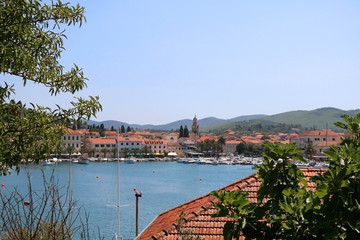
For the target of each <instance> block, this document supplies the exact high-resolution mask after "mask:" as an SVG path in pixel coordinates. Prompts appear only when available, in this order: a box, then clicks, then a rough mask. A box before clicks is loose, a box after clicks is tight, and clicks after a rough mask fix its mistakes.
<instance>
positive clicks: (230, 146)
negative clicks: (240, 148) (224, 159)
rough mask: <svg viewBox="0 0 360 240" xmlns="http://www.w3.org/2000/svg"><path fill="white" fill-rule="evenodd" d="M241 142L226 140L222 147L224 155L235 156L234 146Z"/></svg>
mask: <svg viewBox="0 0 360 240" xmlns="http://www.w3.org/2000/svg"><path fill="white" fill-rule="evenodd" d="M242 142H243V141H235V140H232V141H231V140H230V141H228V140H226V142H225V146H224V147H223V151H224V153H225V154H231V153H233V154H236V146H237V145H239V144H240V143H242Z"/></svg>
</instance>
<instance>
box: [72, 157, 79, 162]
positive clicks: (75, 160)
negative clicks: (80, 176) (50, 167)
mask: <svg viewBox="0 0 360 240" xmlns="http://www.w3.org/2000/svg"><path fill="white" fill-rule="evenodd" d="M71 162H72V163H78V162H79V161H78V160H77V159H76V158H73V159H71Z"/></svg>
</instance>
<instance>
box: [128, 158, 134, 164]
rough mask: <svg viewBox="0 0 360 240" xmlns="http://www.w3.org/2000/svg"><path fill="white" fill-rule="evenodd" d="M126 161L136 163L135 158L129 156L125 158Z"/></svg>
mask: <svg viewBox="0 0 360 240" xmlns="http://www.w3.org/2000/svg"><path fill="white" fill-rule="evenodd" d="M126 163H136V159H135V158H129V159H127V160H126Z"/></svg>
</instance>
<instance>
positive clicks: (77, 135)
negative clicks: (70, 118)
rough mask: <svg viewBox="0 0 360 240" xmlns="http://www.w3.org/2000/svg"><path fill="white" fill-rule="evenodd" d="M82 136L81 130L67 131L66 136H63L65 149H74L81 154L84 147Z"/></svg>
mask: <svg viewBox="0 0 360 240" xmlns="http://www.w3.org/2000/svg"><path fill="white" fill-rule="evenodd" d="M82 136H83V133H82V132H81V131H80V130H72V129H70V128H68V129H66V130H65V134H64V135H63V136H62V140H63V142H64V146H65V148H66V147H74V148H75V150H76V151H78V152H79V151H80V149H81V146H82V144H81V143H82Z"/></svg>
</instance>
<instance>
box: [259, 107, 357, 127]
mask: <svg viewBox="0 0 360 240" xmlns="http://www.w3.org/2000/svg"><path fill="white" fill-rule="evenodd" d="M357 113H360V109H357V110H350V111H344V110H341V109H337V108H330V107H328V108H319V109H315V110H311V111H292V112H285V113H280V114H275V115H271V116H267V117H264V118H262V119H263V120H268V121H271V122H276V123H286V124H300V125H301V126H302V127H306V128H315V129H324V128H326V125H328V128H330V129H337V128H336V127H335V126H334V122H339V121H343V119H342V118H341V116H342V115H343V114H348V115H351V116H354V115H355V114H357Z"/></svg>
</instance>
